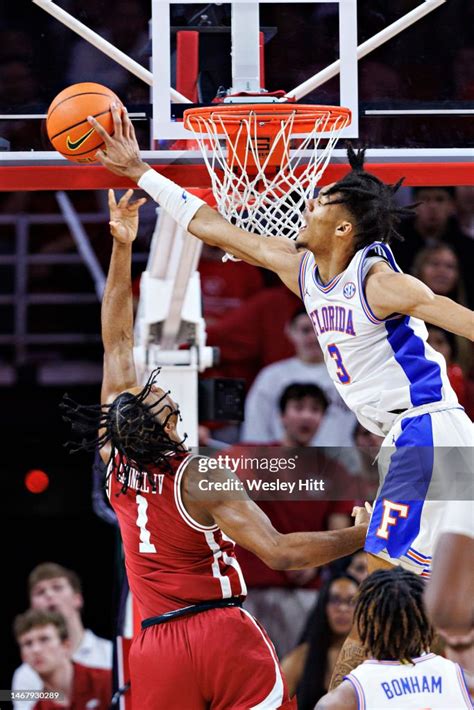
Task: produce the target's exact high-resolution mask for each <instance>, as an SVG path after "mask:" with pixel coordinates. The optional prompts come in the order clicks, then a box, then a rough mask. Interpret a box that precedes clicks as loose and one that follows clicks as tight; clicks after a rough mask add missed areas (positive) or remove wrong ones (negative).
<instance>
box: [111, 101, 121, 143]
mask: <svg viewBox="0 0 474 710" xmlns="http://www.w3.org/2000/svg"><path fill="white" fill-rule="evenodd" d="M111 111H112V118H113V121H114V138H118V139H119V140H120V138H122V118H121V116H120V111H119V108H118V106H117V104H115V103H113V104H112V107H111Z"/></svg>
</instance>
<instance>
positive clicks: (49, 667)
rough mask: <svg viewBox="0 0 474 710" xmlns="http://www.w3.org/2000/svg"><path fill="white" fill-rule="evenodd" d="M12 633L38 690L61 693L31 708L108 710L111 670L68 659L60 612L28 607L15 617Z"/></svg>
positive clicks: (67, 640)
mask: <svg viewBox="0 0 474 710" xmlns="http://www.w3.org/2000/svg"><path fill="white" fill-rule="evenodd" d="M14 633H15V638H16V640H17V642H18V645H19V647H20V652H21V657H22V660H23V662H24V663H26V664H28V666H29V667H31V668H33V669H34V671H35V672H36V673H37V674H38V676H39V678H40V680H41V690H44V691H46V692H48V693H60V695H61V699H58V702H55V701H54V700H51V699H40V700H38V701H36V702H35V703H34V705H33V710H53V709H54V708H69V709H70V710H73V709H74V710H87V709H89V708H94V710H108V708H109V707H110V701H111V695H112V671H110V670H105V669H103V668H87V667H86V666H82V665H80V664H79V663H74V662H73V661H71V643H70V640H69V635H68V629H67V625H66V621H65V619H64V617H63V616H62V615H61V614H59V613H58V612H56V611H41V610H39V609H29V610H28V611H26V612H25V613H24V614H20V615H19V616H17V617H16V619H15V622H14Z"/></svg>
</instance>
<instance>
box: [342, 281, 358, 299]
mask: <svg viewBox="0 0 474 710" xmlns="http://www.w3.org/2000/svg"><path fill="white" fill-rule="evenodd" d="M355 292H356V287H355V283H353V282H352V281H348V282H347V283H346V284H344V288H343V289H342V293H343V294H344V296H345V297H346V298H352V296H354V295H355Z"/></svg>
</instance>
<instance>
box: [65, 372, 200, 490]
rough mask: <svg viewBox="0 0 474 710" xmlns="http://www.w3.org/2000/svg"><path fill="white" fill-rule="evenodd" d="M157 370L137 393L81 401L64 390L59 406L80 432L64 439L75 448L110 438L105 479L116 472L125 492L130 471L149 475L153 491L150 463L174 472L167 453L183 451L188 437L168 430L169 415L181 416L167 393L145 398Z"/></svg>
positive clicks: (86, 447) (92, 447)
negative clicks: (174, 436) (101, 400)
mask: <svg viewBox="0 0 474 710" xmlns="http://www.w3.org/2000/svg"><path fill="white" fill-rule="evenodd" d="M159 373H160V368H157V369H155V370H153V372H152V373H151V374H150V376H149V378H148V380H147V382H146V384H145V386H144V387H143V389H142V390H141V391H140V392H139V393H138V394H132V393H131V392H122V393H121V394H119V395H118V396H117V397H116V398H115V399H114V401H113V402H112V403H110V404H101V405H100V404H96V405H89V406H88V405H83V404H78V403H77V402H74V401H73V400H72V399H71V398H70V397H69V396H68V395H67V394H66V395H64V397H63V401H62V403H61V405H60V407H61V408H62V409H63V412H64V413H63V419H64V420H65V421H67V422H69V423H70V424H71V426H72V432H73V435H75V436H76V440H73V441H68V442H67V443H66V446H67V447H69V449H70V452H71V453H74V452H77V451H81V450H84V451H95V450H96V449H97V448H99V449H100V448H102V447H103V446H105V445H106V444H107V443H109V442H110V444H111V455H110V459H109V462H108V465H107V468H108V474H107V479H108V477H109V476H110V475H111V474H112V473H113V472H114V473H115V475H116V477H117V480H118V481H119V482H120V483H121V484H122V490H121V492H122V493H126V491H127V490H128V487H129V484H130V477H131V475H132V472H133V473H134V475H136V474H137V472H138V475H139V476H145V475H146V476H147V478H148V481H149V483H150V485H151V487H152V489H153V490H154V489H155V481H154V476H152V475H151V469H152V467H155V466H160V465H164V467H165V468H167V469H168V471H169V473H170V474H171V473H173V469H172V467H171V465H170V463H169V461H168V456H169V455H170V453H172V452H173V453H177V452H182V451H184V450H185V448H184V441H185V440H186V436H184V438H183V439H182V441H179V442H177V441H174V440H173V439H170V437H169V436H168V434H167V432H166V429H165V427H166V425H167V423H168V421H169V420H170V418H171V417H178V419H181V415H180V412H179V409H178V408H173V407H171V405H170V404H169V402H168V401H167V395H168V394H169V392H164V394H163V396H162V397H160V398H159V399H158V400H157V401H156V402H154V403H153V404H146V403H145V399H146V398H147V396H148V395H149V393H150V392H151V389H152V386H153V385H154V383H155V382H156V379H157V377H158V375H159Z"/></svg>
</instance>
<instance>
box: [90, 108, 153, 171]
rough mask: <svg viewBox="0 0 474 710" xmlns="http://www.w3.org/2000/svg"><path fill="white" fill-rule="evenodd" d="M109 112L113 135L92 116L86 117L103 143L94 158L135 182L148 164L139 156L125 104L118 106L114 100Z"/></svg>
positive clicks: (133, 130)
mask: <svg viewBox="0 0 474 710" xmlns="http://www.w3.org/2000/svg"><path fill="white" fill-rule="evenodd" d="M111 112H112V118H113V121H114V134H113V136H110V135H109V134H108V133H107V131H106V130H105V129H104V128H103V127H102V126H101V125H100V123H99V122H98V121H96V119H95V118H93V116H88V117H87V120H88V121H89V123H90V124H91V126H93V127H94V128H95V130H96V131H97V133H98V134H99V135H100V137H101V138H102V140H103V141H104V143H105V148H104V149H103V150H98V151H97V153H96V158H97V159H98V160H99V161H100V162H101V163H102V165H103V166H104V167H105V168H107V170H110V171H111V172H112V173H115V174H116V175H123V176H125V177H129V178H130V179H131V180H134V181H135V182H137V181H138V180H139V179H140V177H141V175H143V173H145V172H146V171H147V170H149V168H150V166H149V165H147V163H144V162H143V160H142V159H141V157H140V148H139V147H138V143H137V138H136V136H135V129H134V127H133V124H132V122H131V120H130V118H129V116H128V113H127V109H126V108H125V106H118V105H117V104H116V103H115V102H114V103H113V104H112V105H111Z"/></svg>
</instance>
